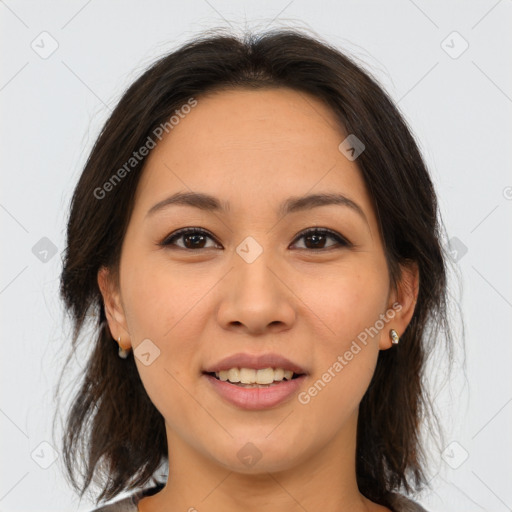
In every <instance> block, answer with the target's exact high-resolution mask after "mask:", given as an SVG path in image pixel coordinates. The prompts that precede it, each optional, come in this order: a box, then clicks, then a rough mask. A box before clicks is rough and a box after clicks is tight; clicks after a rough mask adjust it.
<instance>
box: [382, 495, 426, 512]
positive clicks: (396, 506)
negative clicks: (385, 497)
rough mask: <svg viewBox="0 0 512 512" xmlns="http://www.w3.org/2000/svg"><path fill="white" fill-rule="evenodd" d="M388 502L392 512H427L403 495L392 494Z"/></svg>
mask: <svg viewBox="0 0 512 512" xmlns="http://www.w3.org/2000/svg"><path fill="white" fill-rule="evenodd" d="M389 500H390V504H391V507H392V508H393V511H394V512H428V510H427V509H425V508H423V507H422V506H421V505H420V504H419V503H416V502H415V501H413V500H411V499H410V498H407V497H406V496H404V495H403V494H399V493H392V494H391V495H390V497H389Z"/></svg>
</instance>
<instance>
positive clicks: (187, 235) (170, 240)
mask: <svg viewBox="0 0 512 512" xmlns="http://www.w3.org/2000/svg"><path fill="white" fill-rule="evenodd" d="M208 238H209V239H210V240H213V237H212V236H211V235H210V234H209V233H208V232H207V231H204V230H203V229H197V228H187V229H182V230H180V231H178V232H177V233H174V234H172V235H171V236H170V237H167V238H166V239H165V240H164V241H163V242H161V244H160V245H163V246H166V247H169V246H176V247H178V248H179V249H190V250H195V249H209V248H210V247H205V244H206V242H207V239H208ZM177 240H181V241H182V242H183V245H179V244H176V243H175V242H176V241H177Z"/></svg>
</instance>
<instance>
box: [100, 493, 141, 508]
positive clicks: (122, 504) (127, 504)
mask: <svg viewBox="0 0 512 512" xmlns="http://www.w3.org/2000/svg"><path fill="white" fill-rule="evenodd" d="M138 501H139V500H138V499H136V495H135V494H134V495H132V496H128V497H127V498H124V499H122V500H117V501H114V502H113V503H109V504H108V505H103V506H102V507H100V508H95V509H94V510H91V512H137V502H138Z"/></svg>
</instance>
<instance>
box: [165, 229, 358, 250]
mask: <svg viewBox="0 0 512 512" xmlns="http://www.w3.org/2000/svg"><path fill="white" fill-rule="evenodd" d="M188 234H201V235H204V236H206V237H209V238H211V239H212V240H213V241H214V242H215V243H216V244H218V245H220V244H219V242H218V241H217V240H216V238H215V237H214V236H213V235H212V234H211V233H210V232H209V231H207V230H206V229H203V228H200V227H187V228H182V229H178V230H177V231H175V232H173V233H171V234H170V235H168V236H166V237H165V238H164V239H163V240H162V241H161V242H159V243H158V244H157V245H159V246H163V247H167V248H169V247H174V248H177V249H182V250H185V251H190V252H199V251H201V250H205V249H211V247H205V248H199V249H188V248H184V247H179V246H177V245H176V244H174V243H170V241H171V240H175V239H179V238H180V237H182V236H184V235H188ZM309 234H320V235H323V236H329V237H331V238H333V239H335V240H336V241H337V242H338V243H337V245H333V246H330V247H327V248H320V249H308V248H307V247H306V248H304V249H302V248H301V249H294V250H303V251H309V252H325V251H328V250H330V249H337V248H340V247H353V244H352V243H351V242H350V241H349V240H348V239H347V238H345V237H344V236H343V235H341V234H340V233H338V232H337V231H333V230H331V229H329V228H322V227H310V228H306V229H304V230H302V231H301V232H299V233H298V234H297V235H296V236H295V237H294V239H293V241H292V243H291V245H294V244H295V243H296V242H297V241H298V240H299V239H300V238H302V237H304V236H307V235H309Z"/></svg>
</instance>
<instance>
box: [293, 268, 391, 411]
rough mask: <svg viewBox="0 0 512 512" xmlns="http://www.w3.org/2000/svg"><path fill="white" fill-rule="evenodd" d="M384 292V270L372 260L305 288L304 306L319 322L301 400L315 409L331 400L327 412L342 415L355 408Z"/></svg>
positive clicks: (372, 360) (370, 362)
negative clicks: (311, 366) (307, 385)
mask: <svg viewBox="0 0 512 512" xmlns="http://www.w3.org/2000/svg"><path fill="white" fill-rule="evenodd" d="M387 293H388V281H387V270H386V268H385V267H384V268H381V267H380V266H378V265H375V264H374V265H372V266H369V265H367V266H364V267H363V265H353V266H351V268H350V269H348V268H347V269H345V270H344V271H339V272H336V273H333V274H332V277H331V278H330V279H329V280H328V284H327V286H325V287H324V288H323V290H322V293H320V292H319V290H318V289H315V291H314V290H313V289H310V290H308V292H307V296H308V297H309V298H310V299H311V302H309V301H308V306H309V307H310V308H311V310H312V312H313V313H314V314H315V315H316V316H318V317H319V318H320V319H321V320H322V324H323V326H324V328H323V329H322V333H323V334H322V336H318V337H317V339H316V342H315V348H314V351H313V354H314V358H315V365H314V366H315V369H316V371H315V375H314V376H312V377H313V378H312V379H311V380H312V383H311V384H312V387H310V388H309V389H308V390H306V394H305V395H303V400H302V403H304V404H305V403H307V402H308V401H310V402H311V406H312V408H313V409H315V408H318V411H317V412H318V414H320V411H321V410H323V409H325V408H330V407H333V404H336V405H335V408H334V409H333V412H332V414H333V415H334V416H336V415H340V417H339V418H338V420H339V421H343V418H342V417H341V416H343V417H345V415H346V414H347V413H348V412H350V411H353V410H355V409H356V408H357V406H358V404H359V402H360V400H361V398H362V397H363V395H364V393H365V392H366V389H367V388H368V385H369V383H370V381H371V378H372V375H373V373H374V370H375V365H376V362H377V357H378V354H379V343H378V341H379V335H378V334H377V333H376V331H375V330H374V329H375V326H376V324H377V322H378V320H379V317H380V315H381V314H382V313H384V312H385V307H386V302H387ZM377 325H379V326H380V324H377ZM320 415H321V414H320Z"/></svg>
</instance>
